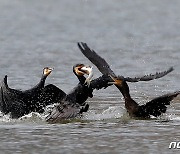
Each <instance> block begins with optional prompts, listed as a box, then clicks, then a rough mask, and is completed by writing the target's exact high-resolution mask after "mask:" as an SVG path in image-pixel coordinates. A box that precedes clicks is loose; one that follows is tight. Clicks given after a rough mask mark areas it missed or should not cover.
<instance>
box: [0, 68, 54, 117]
mask: <svg viewBox="0 0 180 154" xmlns="http://www.w3.org/2000/svg"><path fill="white" fill-rule="evenodd" d="M51 71H52V69H51V68H48V67H46V68H44V69H43V74H42V77H41V80H40V81H39V83H38V84H37V85H36V86H34V87H33V88H31V89H28V90H25V91H21V90H17V89H12V88H10V87H9V86H8V84H7V75H6V76H5V77H4V80H3V81H2V82H1V89H0V93H1V95H0V110H1V111H2V112H3V113H4V114H8V113H10V114H11V117H12V118H19V117H21V116H23V115H25V114H28V113H30V112H33V111H34V112H39V113H41V112H43V108H44V106H46V105H47V104H46V102H42V101H40V97H41V94H42V91H43V90H44V84H45V80H46V78H47V76H48V75H49V74H50V73H51Z"/></svg>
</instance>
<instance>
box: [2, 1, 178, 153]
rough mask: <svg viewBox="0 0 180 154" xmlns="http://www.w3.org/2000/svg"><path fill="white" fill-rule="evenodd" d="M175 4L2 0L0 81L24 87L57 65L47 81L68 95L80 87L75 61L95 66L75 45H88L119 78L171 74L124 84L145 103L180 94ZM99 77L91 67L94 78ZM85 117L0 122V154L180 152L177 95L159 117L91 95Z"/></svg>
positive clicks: (116, 98)
mask: <svg viewBox="0 0 180 154" xmlns="http://www.w3.org/2000/svg"><path fill="white" fill-rule="evenodd" d="M179 8H180V1H178V0H174V1H169V0H158V1H157V0H151V1H144V0H134V1H131V0H121V1H119V0H111V1H110V0H61V1H56V0H51V1H48V0H39V1H36V0H31V1H23V0H13V1H11V0H6V1H5V0H0V66H1V72H0V77H1V79H3V77H4V75H5V74H7V75H8V83H9V86H10V87H12V88H16V89H23V90H25V89H28V88H30V87H32V86H34V85H35V84H36V83H37V82H38V81H39V79H40V77H41V73H42V69H43V68H44V67H46V66H50V67H54V68H55V69H54V71H53V73H52V74H51V75H50V76H49V77H48V79H47V84H48V83H53V84H55V85H56V86H58V87H59V88H61V89H62V90H64V91H65V92H69V91H70V90H71V89H72V88H73V87H74V86H75V85H76V84H77V82H78V80H77V79H76V77H75V76H74V74H73V73H72V66H73V65H74V64H76V63H85V64H90V65H92V64H91V63H90V62H89V61H88V60H87V59H86V58H85V57H84V56H83V55H82V54H81V52H80V51H79V49H78V47H77V45H76V43H77V42H78V41H83V42H86V43H87V44H88V45H89V46H90V47H91V48H93V49H94V50H95V51H97V52H98V53H99V54H100V55H101V56H102V57H104V58H105V59H106V60H107V61H108V63H109V64H110V65H111V67H112V69H113V70H114V71H115V72H116V74H119V75H124V76H132V77H135V76H137V75H145V74H149V73H155V72H156V71H161V70H166V69H167V68H169V67H170V66H173V67H174V68H175V70H174V71H173V72H172V73H170V74H169V75H167V76H166V77H163V78H161V79H158V80H154V81H150V82H139V83H129V86H130V90H131V95H132V97H133V98H134V99H135V100H136V101H137V102H138V103H140V104H143V103H145V102H147V101H149V100H151V99H153V98H154V97H156V96H160V95H163V94H165V93H168V92H173V91H176V90H179V89H180V81H179V79H180V9H179ZM99 75H101V74H100V73H99V72H98V70H97V69H96V67H95V66H94V78H96V77H98V76H99ZM87 102H88V103H89V104H90V110H89V111H88V112H87V113H86V114H84V116H83V117H82V119H76V120H73V121H66V122H63V123H60V124H47V123H46V122H45V121H44V117H45V115H39V114H37V113H31V114H29V115H27V116H25V117H23V118H20V119H17V120H12V119H10V118H9V117H8V115H6V116H3V115H2V116H1V117H0V149H1V151H0V153H26V154H27V153H63V154H64V153H73V154H74V153H88V154H89V153H103V154H104V153H117V154H118V153H125V154H126V153H127V154H128V153H137V154H141V153H142V154H145V153H151V154H154V153H163V154H164V153H167V154H169V153H179V149H169V143H170V142H172V141H177V142H180V127H179V125H180V96H178V97H177V98H176V99H174V101H173V102H172V103H171V105H170V106H169V107H168V110H167V113H166V114H164V115H163V116H162V117H160V118H158V119H152V120H135V119H130V118H129V117H128V116H127V115H126V111H125V108H124V101H123V98H122V95H121V94H120V93H119V91H118V89H116V88H115V87H114V86H111V87H109V88H107V89H105V90H99V91H94V97H93V98H92V99H88V101H87Z"/></svg>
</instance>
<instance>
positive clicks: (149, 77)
mask: <svg viewBox="0 0 180 154" xmlns="http://www.w3.org/2000/svg"><path fill="white" fill-rule="evenodd" d="M173 70H174V68H173V67H170V68H169V69H168V70H166V71H163V72H156V73H155V74H148V75H144V76H141V77H134V78H131V77H125V78H124V80H125V81H127V82H139V81H150V80H154V79H158V78H161V77H163V76H165V75H167V74H168V73H170V72H172V71H173Z"/></svg>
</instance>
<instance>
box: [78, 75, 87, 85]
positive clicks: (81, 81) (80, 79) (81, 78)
mask: <svg viewBox="0 0 180 154" xmlns="http://www.w3.org/2000/svg"><path fill="white" fill-rule="evenodd" d="M76 76H77V78H78V80H79V82H80V83H81V84H84V82H85V81H86V78H85V77H84V76H78V75H76Z"/></svg>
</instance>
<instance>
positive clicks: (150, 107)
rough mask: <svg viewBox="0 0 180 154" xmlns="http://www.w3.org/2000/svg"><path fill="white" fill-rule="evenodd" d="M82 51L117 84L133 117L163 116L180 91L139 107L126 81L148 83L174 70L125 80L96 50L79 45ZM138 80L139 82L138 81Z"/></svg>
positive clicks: (85, 45)
mask: <svg viewBox="0 0 180 154" xmlns="http://www.w3.org/2000/svg"><path fill="white" fill-rule="evenodd" d="M78 45H79V48H80V50H81V51H82V53H83V54H84V55H85V56H86V57H87V58H88V59H89V60H90V61H91V62H92V63H93V64H94V65H96V67H97V68H98V69H99V70H100V72H101V73H102V74H104V75H109V76H110V77H111V78H112V80H113V82H110V83H111V84H112V83H113V84H115V86H116V87H117V88H118V89H119V90H120V92H121V93H122V95H123V97H124V99H125V107H126V109H127V111H128V113H129V115H130V116H132V117H140V118H149V117H150V115H153V116H155V117H157V116H159V115H161V114H162V113H165V112H166V108H167V107H166V105H169V104H170V101H171V100H173V98H174V97H176V96H177V95H178V94H179V93H180V91H176V92H174V93H169V94H166V95H163V96H160V97H157V98H155V99H153V100H152V101H150V102H148V103H146V104H145V105H141V106H140V105H138V104H137V103H136V102H135V101H134V100H133V99H132V98H131V96H130V94H129V87H128V84H127V82H126V81H130V82H131V81H133V82H134V81H140V80H141V81H147V80H149V79H152V77H153V78H159V77H162V76H164V75H166V74H168V73H169V72H171V71H172V70H173V68H170V69H169V70H167V71H165V72H162V73H156V74H155V75H153V76H152V75H150V76H144V77H142V78H141V77H140V78H134V79H130V78H124V77H123V76H116V75H115V73H114V72H113V71H112V70H111V68H110V66H109V64H108V63H107V62H106V61H105V60H104V59H103V58H102V57H100V56H99V55H98V54H97V53H96V52H95V51H94V50H91V49H90V48H89V47H88V46H87V44H86V43H82V42H81V43H78ZM136 79H137V80H136Z"/></svg>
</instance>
